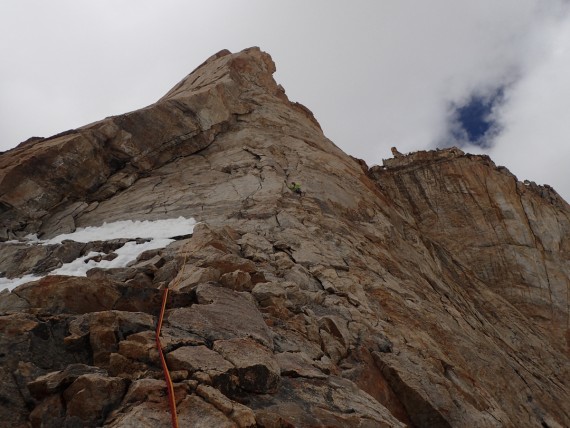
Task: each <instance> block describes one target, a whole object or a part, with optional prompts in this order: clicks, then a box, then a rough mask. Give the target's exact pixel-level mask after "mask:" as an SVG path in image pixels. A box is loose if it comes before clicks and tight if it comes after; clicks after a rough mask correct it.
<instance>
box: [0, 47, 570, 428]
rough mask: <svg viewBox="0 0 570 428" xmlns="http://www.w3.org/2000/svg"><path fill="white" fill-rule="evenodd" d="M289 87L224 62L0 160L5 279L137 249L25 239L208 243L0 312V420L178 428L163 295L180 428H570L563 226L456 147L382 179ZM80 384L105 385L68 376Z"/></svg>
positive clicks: (503, 176) (548, 206)
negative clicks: (131, 107) (144, 103)
mask: <svg viewBox="0 0 570 428" xmlns="http://www.w3.org/2000/svg"><path fill="white" fill-rule="evenodd" d="M274 71H275V66H274V64H273V62H272V61H271V59H270V57H269V55H267V54H265V53H263V52H261V51H260V50H259V49H256V48H252V49H247V50H245V51H242V52H239V53H236V54H231V53H229V52H227V51H223V52H220V53H219V54H217V55H214V56H213V57H211V58H210V59H208V60H207V61H206V62H205V63H204V64H202V65H201V66H200V67H198V68H197V69H196V70H195V71H194V72H192V73H191V74H190V75H189V76H187V77H186V78H185V79H183V80H182V81H181V82H180V83H179V84H178V85H177V86H176V87H174V88H173V89H172V90H171V91H170V92H169V93H168V94H167V95H166V96H165V97H163V98H162V99H161V100H159V101H158V102H157V103H155V104H153V105H151V106H149V107H147V108H145V109H142V110H139V111H135V112H132V113H129V114H127V115H121V116H116V117H112V118H108V119H104V120H102V121H100V122H96V123H93V124H91V125H87V126H85V127H83V128H80V129H77V130H72V131H69V132H65V133H62V134H60V135H57V136H54V137H51V138H48V139H34V140H31V141H30V142H28V143H27V144H25V145H22V146H20V147H18V148H17V149H14V150H11V151H8V152H6V153H4V154H1V155H0V240H1V241H2V242H0V269H2V272H3V273H5V272H4V271H6V272H10V275H12V276H13V275H19V274H20V273H23V272H30V271H34V269H39V270H42V271H46V270H49V269H51V268H52V267H54V266H56V265H57V264H58V263H63V262H64V260H68V259H69V258H70V257H73V255H74V254H76V253H77V252H79V253H83V252H84V251H87V249H88V248H90V249H93V248H103V247H108V249H111V248H115V249H116V248H117V247H116V245H118V244H119V243H118V242H99V243H88V244H86V245H85V247H83V248H81V249H79V246H77V245H75V244H74V245H71V244H65V245H62V246H61V247H57V248H56V247H54V248H51V247H50V248H46V247H39V246H37V245H36V246H28V245H27V244H22V243H17V244H16V243H7V242H3V241H6V240H7V239H12V238H14V237H23V236H25V235H26V234H27V233H32V232H33V233H39V234H40V235H42V236H45V237H49V236H53V235H55V234H58V233H62V232H64V231H71V230H73V229H74V228H76V227H83V226H98V225H101V224H102V223H103V222H105V221H106V222H111V221H115V220H125V219H134V220H154V219H165V218H177V217H179V216H184V217H194V218H195V219H196V220H198V221H199V222H200V224H199V225H197V226H196V228H195V229H194V232H193V233H192V234H191V235H190V233H189V232H188V231H187V230H185V231H181V232H180V236H178V237H177V238H178V239H179V240H178V241H176V242H174V243H172V244H170V245H169V246H168V247H166V248H164V249H157V250H152V251H150V252H148V253H146V254H144V255H143V256H141V257H140V258H139V260H138V261H136V262H135V263H133V264H132V265H131V266H128V267H125V268H117V269H112V270H105V269H96V270H92V271H90V272H89V273H88V277H87V278H63V277H51V278H47V279H44V280H42V281H39V282H36V283H31V284H28V285H24V286H22V287H20V288H18V289H16V291H15V292H14V293H7V292H5V293H3V294H0V311H1V312H0V349H2V350H4V349H6V350H9V352H4V351H2V352H1V353H0V381H1V382H0V400H2V403H5V405H4V406H0V418H1V420H2V421H6V422H7V423H8V424H10V426H17V427H18V426H26V425H27V424H28V423H30V424H32V425H33V426H42V424H43V426H50V425H49V424H51V426H65V424H66V423H67V424H68V425H72V424H75V425H80V426H109V427H119V426H141V427H143V426H151V427H153V428H154V427H161V426H164V427H167V426H170V415H169V411H168V404H167V399H166V392H165V389H164V386H165V384H164V381H163V380H162V379H163V374H162V373H161V367H160V364H159V363H158V358H157V356H158V350H157V349H156V347H155V346H154V344H153V339H154V334H155V333H154V332H155V327H156V323H157V314H158V310H159V308H160V305H161V297H162V295H163V293H162V289H163V288H164V287H166V286H169V287H170V293H169V296H170V298H169V300H168V301H167V311H166V316H165V319H164V323H163V326H162V335H161V341H162V347H163V351H164V353H165V354H166V355H167V360H168V364H169V365H170V368H171V370H172V378H173V380H174V382H175V384H174V388H175V395H176V398H177V401H178V405H179V407H178V409H179V413H178V417H179V420H180V425H181V426H205V427H212V426H220V427H221V426H228V427H230V426H240V427H241V426H255V425H257V426H259V427H293V426H294V427H309V426H331V427H333V426H334V427H359V428H363V427H401V426H468V427H478V426H507V427H511V426H517V427H519V426H520V427H527V426H528V427H534V426H552V427H554V426H569V425H570V407H569V405H568V403H570V384H569V379H570V371H569V367H570V364H569V355H568V347H567V340H568V334H569V333H568V323H567V320H568V316H569V315H568V296H567V290H568V277H569V274H570V268H569V263H570V247H569V245H570V244H569V242H570V238H569V227H568V224H569V220H568V219H569V217H570V214H569V212H570V211H569V207H568V205H567V204H566V203H565V202H564V201H562V200H561V199H560V198H559V197H558V196H557V194H556V193H555V192H554V190H552V189H551V188H549V187H545V186H543V187H540V186H537V185H535V184H533V183H528V182H525V183H520V182H518V181H517V180H516V178H515V177H514V176H512V175H511V174H510V173H508V171H506V170H505V169H504V168H497V167H495V165H494V164H493V163H492V162H491V161H490V160H489V159H488V158H487V157H484V156H472V155H465V154H463V153H462V152H461V151H460V150H458V149H449V150H440V151H433V152H419V153H412V154H409V155H402V154H400V153H399V152H397V151H395V152H394V153H396V154H397V157H396V158H394V159H388V160H386V161H385V164H384V166H382V167H373V168H372V169H370V170H369V169H368V167H367V166H366V164H365V163H364V162H363V161H359V160H357V159H354V158H352V157H350V156H347V155H346V154H345V153H343V152H342V151H341V150H339V149H338V148H337V147H336V146H334V144H332V142H331V141H329V140H328V139H327V138H326V137H325V136H324V135H323V133H322V131H321V129H320V127H319V126H318V123H316V121H315V120H314V117H313V116H312V114H310V112H308V110H307V109H305V108H303V107H302V106H300V105H298V104H297V103H292V102H290V101H289V100H288V99H287V97H286V96H285V93H284V91H283V90H282V88H280V87H279V86H278V85H277V83H276V82H275V81H274V80H273V78H272V75H271V74H272V73H273V72H274ZM85 159H87V161H85ZM292 181H295V182H300V183H302V188H303V195H302V196H300V195H298V194H295V193H293V192H291V191H290V189H289V188H288V184H290V183H291V182H292ZM64 247H65V248H64ZM110 251H111V250H110ZM105 252H106V253H108V252H109V251H105ZM18 260H20V261H21V262H22V263H21V266H18ZM43 286H45V287H43ZM78 363H80V364H84V365H86V366H89V367H93V368H94V370H95V373H91V374H89V373H85V374H81V375H79V376H76V377H74V376H67V377H66V375H63V374H64V373H71V372H73V367H75V366H73V365H74V364H78ZM101 369H104V370H106V373H108V374H109V375H104V374H103V372H99V371H98V370H101ZM90 370H91V369H90ZM66 371H67V372H66ZM60 378H61V379H60ZM50 379H51V381H53V382H51V383H50V382H48V380H50ZM58 379H59V380H58ZM62 379H63V380H62ZM66 379H67V380H66ZM34 382H39V383H34ZM69 382H72V383H71V384H69ZM28 384H30V385H35V387H36V388H37V389H36V390H34V386H32V390H34V391H35V393H36V396H37V397H38V398H34V395H33V394H32V393H31V392H30V390H28V386H27V385H28ZM127 384H129V387H128V388H127ZM74 385H75V386H74ZM37 391H40V392H41V391H43V392H41V393H38V392H37ZM68 391H69V392H68ZM100 391H107V392H108V393H107V394H106V395H105V397H103V396H102V395H101V394H99V392H100ZM82 394H83V395H82ZM74 397H78V398H74ZM79 397H88V398H87V399H86V400H85V399H83V398H81V399H79ZM38 400H39V401H38ZM70 412H71V413H70ZM96 415H98V416H96ZM73 418H75V419H73ZM102 418H105V419H104V420H103V419H102Z"/></svg>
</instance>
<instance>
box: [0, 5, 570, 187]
mask: <svg viewBox="0 0 570 428" xmlns="http://www.w3.org/2000/svg"><path fill="white" fill-rule="evenodd" d="M567 9H568V3H567V2H565V1H563V0H548V1H543V0H503V1H501V2H497V1H494V0H481V1H467V0H464V1H459V0H433V1H430V2H418V1H412V0H389V1H382V2H357V3H347V2H342V1H334V0H326V1H325V0H312V1H310V2H307V1H302V0H291V1H288V2H280V3H277V2H267V1H266V0H247V1H245V0H241V1H240V0H224V1H221V0H218V1H211V2H197V1H186V0H171V1H168V2H153V1H149V0H123V1H121V2H116V1H111V0H98V1H97V2H91V3H88V4H87V3H83V2H82V3H81V4H79V3H77V2H74V1H71V0H54V1H52V2H49V3H46V2H43V1H39V0H36V1H32V0H20V1H17V2H16V1H7V2H2V3H1V4H0V32H1V33H0V36H2V37H0V52H1V55H2V57H3V58H2V59H3V62H2V67H1V68H0V150H1V148H2V147H3V148H4V149H5V148H8V147H11V146H14V145H15V144H17V143H18V142H19V141H22V140H24V139H26V138H28V137H30V136H32V135H40V136H47V135H50V134H53V133H57V132H60V131H63V130H66V129H69V128H72V127H76V126H80V125H83V124H86V123H89V122H91V121H94V120H97V119H100V118H102V117H104V116H108V115H112V114H120V113H123V112H126V111H129V110H133V109H136V108H140V107H142V106H144V105H147V104H150V103H152V102H153V101H155V100H156V99H158V98H160V96H162V95H163V94H164V93H165V92H166V91H167V90H168V89H169V88H170V86H172V85H174V84H175V83H176V82H178V81H179V80H180V79H181V78H182V77H183V76H184V75H185V74H187V73H188V72H189V71H191V70H192V69H193V68H195V67H196V66H197V65H198V64H200V63H201V62H202V61H203V60H204V59H205V58H207V57H208V56H210V55H211V54H213V53H215V52H217V51H218V50H220V49H223V48H228V49H230V50H232V51H237V50H241V49H243V48H245V47H249V46H253V45H257V46H260V47H261V48H262V49H264V50H266V51H268V52H269V53H270V54H271V55H272V56H273V58H274V60H275V61H276V63H277V73H276V78H277V80H278V81H279V82H280V83H282V84H283V86H284V87H285V88H286V90H287V92H288V94H289V96H290V98H292V99H293V100H296V101H300V102H302V103H303V104H305V105H307V107H309V108H310V109H311V110H312V111H313V112H314V113H315V115H316V117H317V119H318V120H319V121H320V122H321V125H322V126H323V129H324V131H325V133H326V134H327V136H329V137H330V138H331V139H332V140H333V141H334V142H335V143H336V144H337V145H339V146H340V147H341V148H342V149H343V150H344V151H346V152H347V153H349V154H352V155H355V156H358V157H362V158H364V159H365V160H367V161H368V162H369V163H378V162H380V161H381V158H382V157H388V156H390V155H389V153H390V151H389V148H390V147H391V146H394V145H395V146H397V147H398V148H399V149H400V150H401V151H403V152H407V151H412V150H420V149H425V148H428V147H433V145H434V144H435V143H436V142H437V141H438V140H439V139H440V138H441V137H442V136H443V135H444V134H445V132H446V131H447V128H446V126H447V113H448V111H447V108H448V106H449V103H450V102H456V103H460V102H461V101H462V100H465V99H467V98H468V97H469V96H470V95H472V94H473V93H479V94H485V93H488V92H489V91H491V90H493V89H494V88H496V87H497V86H498V85H501V84H504V83H509V84H511V86H510V88H511V89H512V92H511V93H510V94H508V95H509V96H510V98H509V99H508V103H507V104H506V105H505V107H504V111H503V114H504V119H505V121H506V122H505V123H506V124H508V127H509V133H511V134H510V135H513V137H512V138H514V135H515V132H519V131H516V123H519V122H518V121H520V120H519V119H517V117H522V116H519V115H520V114H522V113H517V111H519V110H520V109H522V108H523V107H517V105H518V104H517V105H515V103H526V102H527V101H525V100H527V99H528V97H530V96H531V95H530V94H529V95H528V96H526V97H525V96H524V91H525V89H524V88H525V87H526V86H528V85H531V83H530V82H531V80H528V81H527V79H533V77H532V76H536V77H535V79H538V80H539V81H540V79H543V78H544V79H546V80H547V81H543V82H541V84H542V85H545V88H544V90H545V91H546V92H551V93H552V96H551V97H545V98H541V100H542V101H541V102H544V103H545V106H544V109H543V110H541V111H537V112H536V114H537V115H538V116H541V117H542V116H545V119H544V120H545V123H546V122H547V121H548V120H555V118H554V119H553V118H551V119H546V116H547V115H546V114H543V113H544V112H546V111H547V110H548V107H547V106H546V103H554V105H557V104H559V103H561V102H562V100H560V98H563V97H564V94H563V93H562V91H560V90H558V89H557V88H560V87H561V85H563V82H567V81H568V80H570V78H566V77H565V76H562V75H560V76H558V75H557V77H556V79H550V80H549V79H548V77H547V74H544V75H541V74H540V71H539V70H540V68H541V66H542V67H547V68H548V66H547V64H550V63H552V64H553V62H552V61H554V60H553V57H552V54H551V43H552V41H553V40H559V44H560V46H559V47H558V48H557V49H558V50H564V49H566V46H568V44H570V41H569V39H568V38H566V39H564V35H565V33H564V32H563V27H564V26H563V25H560V22H561V21H563V20H564V19H565V18H566V17H567V15H566V12H567ZM558 35H559V36H558ZM562 65H564V64H562ZM561 69H562V68H561ZM552 70H553V71H552V72H554V69H552ZM543 76H544V77H543ZM525 81H527V82H529V83H525ZM531 86H533V85H531ZM518 91H522V92H521V93H520V94H517V92H518ZM521 106H522V104H521ZM524 110H525V111H527V112H528V111H529V110H527V109H526V108H525V109H524ZM527 114H529V113H527ZM554 114H555V116H556V117H558V118H560V122H562V120H563V118H564V114H563V112H562V111H558V110H557V111H555V113H554ZM533 119H534V121H535V122H537V123H538V122H540V121H541V119H540V118H539V117H536V116H533ZM556 130H557V131H556V132H555V130H554V129H553V130H552V132H551V133H550V134H540V135H534V134H532V135H531V134H529V135H527V136H525V133H524V132H523V131H522V130H521V131H520V132H519V134H520V135H521V136H524V143H520V144H519V145H518V147H519V148H522V147H524V150H525V151H526V150H528V152H526V153H527V158H532V157H536V153H537V152H539V151H540V150H541V149H540V148H539V147H540V146H541V145H545V144H546V145H548V146H549V147H555V145H556V142H557V141H561V140H562V137H563V136H562V135H561V134H559V133H558V132H565V130H564V128H563V127H561V126H557V127H556ZM508 135H509V134H505V136H504V138H503V139H499V140H497V142H498V145H497V147H496V148H495V149H494V151H493V153H496V155H497V156H503V155H502V154H501V153H502V151H501V150H500V148H501V147H503V145H505V146H504V147H509V143H507V141H508V138H507V136H508ZM531 136H535V137H536V138H540V139H541V141H538V142H537V141H532V140H531ZM543 137H544V138H546V137H548V138H549V140H548V141H546V140H544V139H543ZM506 152H508V149H507V148H505V153H506ZM493 153H492V154H493ZM522 157H523V156H522V154H521V158H522ZM504 159H505V160H507V162H505V160H504ZM517 162H522V161H521V160H520V159H519V158H517V157H515V156H511V157H504V158H501V159H500V163H504V164H506V166H507V167H509V168H510V169H511V170H513V171H517V170H518V164H517ZM556 168H558V169H559V172H558V175H557V178H556V181H554V180H552V179H550V177H549V176H546V175H545V176H544V177H545V178H541V177H538V178H535V179H536V180H537V181H539V182H545V181H546V182H549V183H550V184H552V185H554V186H555V187H557V188H559V187H560V186H561V185H562V184H561V181H560V180H561V177H562V179H563V178H564V176H566V177H567V173H566V171H565V170H566V169H567V168H562V169H560V168H559V165H558V164H557V165H556ZM549 169H554V164H553V165H551V168H549ZM520 174H521V177H520V178H526V177H524V175H523V174H522V173H520ZM565 181H568V180H564V182H565ZM569 196H570V195H569V194H566V197H567V198H568V197H569Z"/></svg>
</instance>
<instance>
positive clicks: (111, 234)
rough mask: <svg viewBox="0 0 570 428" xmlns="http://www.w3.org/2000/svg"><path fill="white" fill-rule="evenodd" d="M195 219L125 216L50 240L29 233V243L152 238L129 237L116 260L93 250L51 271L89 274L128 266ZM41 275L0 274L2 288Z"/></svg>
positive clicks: (190, 228) (163, 244) (185, 232)
mask: <svg viewBox="0 0 570 428" xmlns="http://www.w3.org/2000/svg"><path fill="white" fill-rule="evenodd" d="M195 225H196V220H194V219H193V218H188V219H187V218H184V217H178V218H175V219H174V218H173V219H165V220H155V221H149V220H145V221H133V220H123V221H116V222H112V223H104V224H103V225H102V226H89V227H85V228H78V229H77V230H76V231H75V232H73V233H65V234H62V235H58V236H56V237H54V238H52V239H48V240H38V239H37V237H36V236H35V235H29V236H27V237H26V238H27V242H28V243H30V244H36V245H37V244H39V245H50V244H60V243H62V242H63V241H64V240H66V239H70V240H73V241H76V242H85V243H87V242H92V241H109V240H112V239H137V238H143V239H149V241H147V242H142V243H137V242H135V241H129V242H127V243H125V245H123V246H122V247H120V248H118V249H117V250H115V251H114V253H115V254H117V257H116V258H114V259H113V260H101V261H99V262H98V261H96V259H93V258H94V257H97V256H105V254H104V253H98V252H91V253H89V254H87V255H86V256H83V257H79V258H77V259H75V260H74V261H72V262H70V263H65V264H64V265H63V266H61V267H59V268H58V269H55V270H53V271H51V272H50V273H49V274H48V275H67V276H86V274H87V271H88V270H89V269H93V268H95V267H99V268H103V269H110V268H121V267H125V266H127V265H128V264H129V263H131V262H132V261H134V260H136V259H137V257H138V256H139V255H141V254H142V253H143V252H145V251H148V250H155V249H159V248H164V247H166V246H167V245H168V244H170V243H171V242H174V239H172V238H173V237H175V236H183V235H189V234H191V233H192V232H193V230H194V226H195ZM41 278H43V277H41V276H34V275H24V276H22V277H20V278H13V279H7V278H0V290H3V289H7V290H9V291H11V290H13V289H14V288H16V287H17V286H19V285H22V284H25V283H26V282H30V281H35V280H38V279H41Z"/></svg>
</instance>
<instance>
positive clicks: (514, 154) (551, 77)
mask: <svg viewBox="0 0 570 428" xmlns="http://www.w3.org/2000/svg"><path fill="white" fill-rule="evenodd" d="M544 34H545V35H546V36H547V37H546V39H545V41H544V42H545V45H546V49H545V54H544V57H543V58H542V60H541V61H540V62H538V63H535V64H531V65H529V66H528V67H529V70H528V72H527V73H526V75H525V76H523V78H522V79H521V80H520V81H519V82H518V83H517V85H516V86H515V87H514V88H513V90H512V91H511V93H510V95H509V99H508V102H507V103H506V104H505V106H504V108H503V109H502V110H501V111H500V112H499V119H500V120H501V122H502V123H503V125H504V126H505V130H504V132H503V133H502V134H501V136H500V137H499V138H498V140H497V143H496V146H495V147H494V148H493V149H492V150H491V152H490V155H491V156H492V158H493V159H495V161H496V162H498V163H500V164H503V165H508V166H509V168H510V169H511V171H512V172H513V173H515V174H516V175H517V176H518V178H519V179H529V180H534V181H537V182H538V183H547V184H550V185H554V186H555V188H556V190H557V191H558V192H559V193H561V194H562V195H563V196H564V197H565V199H566V200H570V168H569V167H568V161H569V160H570V98H569V97H568V94H570V78H569V73H568V70H570V45H569V41H570V19H566V20H564V21H562V22H560V23H556V24H555V25H553V26H552V27H550V28H549V30H548V31H545V33H544Z"/></svg>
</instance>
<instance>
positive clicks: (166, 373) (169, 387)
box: [155, 287, 178, 428]
mask: <svg viewBox="0 0 570 428" xmlns="http://www.w3.org/2000/svg"><path fill="white" fill-rule="evenodd" d="M167 299H168V287H165V288H164V294H163V295H162V307H161V308H160V315H159V316H158V323H157V325H156V336H155V338H156V347H157V349H158V355H159V356H160V364H161V365H162V371H163V372H164V380H165V381H166V391H167V392H168V404H169V406H170V418H171V420H172V428H178V414H177V413H176V397H175V396H174V386H173V385H172V379H171V378H170V372H169V371H168V366H167V365H166V360H165V359H164V354H163V353H162V344H161V343H160V330H161V328H162V321H163V319H164V311H165V310H166V301H167Z"/></svg>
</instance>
